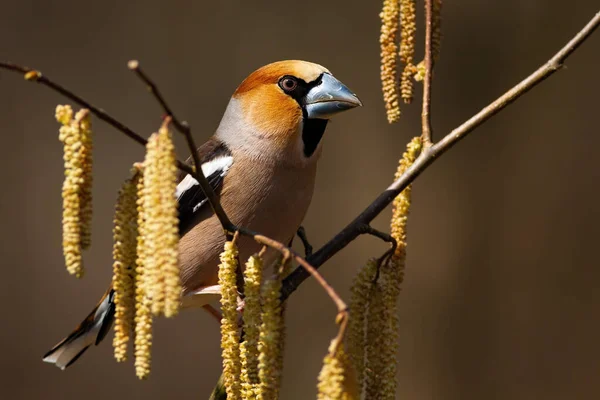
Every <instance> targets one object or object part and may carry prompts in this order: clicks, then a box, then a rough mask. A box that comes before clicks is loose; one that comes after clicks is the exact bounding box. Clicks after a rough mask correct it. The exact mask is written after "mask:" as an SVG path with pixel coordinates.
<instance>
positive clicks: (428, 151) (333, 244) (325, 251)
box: [282, 12, 600, 299]
mask: <svg viewBox="0 0 600 400" xmlns="http://www.w3.org/2000/svg"><path fill="white" fill-rule="evenodd" d="M599 25H600V12H598V13H597V14H596V15H595V16H594V17H593V18H592V19H591V20H590V21H589V22H588V23H587V24H586V25H585V26H584V27H583V29H581V30H580V31H579V32H578V33H577V34H576V35H575V36H574V37H573V38H572V39H571V40H570V41H569V42H568V43H567V44H566V45H565V46H564V47H563V48H562V49H560V50H559V51H558V53H556V54H555V55H554V56H553V57H552V58H551V59H550V60H549V61H548V62H547V63H545V64H544V65H542V66H541V67H540V68H539V69H537V70H536V71H535V72H534V73H532V74H531V75H529V76H528V77H527V78H525V79H524V80H523V81H521V83H519V84H517V85H516V86H514V87H513V88H512V89H510V90H509V91H508V92H506V93H505V94H503V95H502V96H500V97H499V98H498V99H497V100H495V101H494V102H493V103H491V104H490V105H488V106H487V107H485V108H483V109H482V110H481V111H479V112H478V113H477V114H475V115H474V116H473V117H471V118H470V119H469V120H467V121H465V122H464V123H463V124H461V125H460V126H459V127H458V128H456V129H454V130H453V131H452V132H450V133H449V134H447V135H446V136H445V137H444V138H443V139H442V140H440V141H439V142H438V143H436V144H435V145H432V146H431V147H429V148H425V149H423V152H422V153H421V154H420V155H419V157H418V158H417V159H416V160H415V162H414V163H413V164H412V165H411V166H410V167H409V168H408V169H407V170H406V171H405V172H404V174H402V176H401V177H400V178H398V179H397V180H396V181H395V182H394V183H392V184H391V185H390V186H389V187H388V188H387V189H386V190H384V191H383V192H382V193H381V194H380V195H379V196H378V197H377V198H376V199H375V200H374V201H373V202H372V203H371V204H369V206H368V207H367V208H366V209H365V210H364V211H363V212H362V213H360V215H359V216H358V217H356V218H355V219H354V220H353V221H352V222H351V223H350V224H348V225H347V226H346V227H345V228H344V229H342V231H340V232H339V233H338V234H337V235H335V237H333V238H332V239H331V240H330V241H329V242H327V243H326V244H325V245H324V246H323V247H321V248H320V249H319V250H317V251H316V252H315V253H314V254H313V255H312V256H311V257H309V258H308V259H307V261H308V262H309V263H310V264H311V265H312V266H313V267H315V268H319V267H320V266H322V265H323V264H324V263H325V262H326V261H327V260H329V259H330V258H331V257H332V256H333V255H334V254H337V253H338V252H339V251H340V250H342V249H343V248H344V247H346V246H347V245H348V244H349V243H350V242H352V241H353V240H354V239H355V238H356V237H357V236H358V235H359V234H360V232H359V227H360V226H361V225H364V224H369V223H370V222H371V221H373V219H374V218H375V217H376V216H378V215H379V214H380V213H381V212H382V211H383V210H384V209H385V208H386V207H387V206H388V205H389V204H390V203H391V202H392V201H393V200H394V198H396V196H397V195H398V194H400V192H402V190H404V188H406V187H407V186H408V185H410V184H411V183H412V181H414V180H415V178H417V177H418V176H419V175H420V174H421V173H422V172H423V171H424V170H425V169H426V168H427V167H428V166H429V165H430V164H431V163H433V161H435V160H436V159H438V158H439V157H440V156H441V155H442V154H443V153H445V152H446V151H448V150H449V149H450V148H451V147H452V146H454V145H455V144H456V143H458V142H459V141H460V140H461V139H463V138H464V137H465V136H467V135H468V134H469V133H470V132H472V131H473V130H474V129H475V128H477V127H478V126H480V125H481V124H483V123H484V122H485V121H487V120H488V119H490V118H491V117H493V116H494V115H496V114H497V113H498V112H499V111H500V110H502V109H503V108H504V107H506V106H508V105H509V104H511V103H512V102H514V101H515V100H516V99H518V98H519V97H521V96H522V95H524V94H525V93H527V92H528V91H529V90H530V89H532V88H533V87H535V86H536V85H538V84H539V83H540V82H542V81H543V80H545V79H546V78H548V77H549V76H550V75H552V74H554V73H555V72H556V71H557V70H559V69H560V68H561V67H562V66H563V63H564V61H565V60H566V59H567V58H568V57H569V56H570V55H571V54H572V53H573V52H574V51H575V50H577V48H578V47H579V46H580V45H581V44H582V43H583V42H584V41H585V40H586V39H587V38H588V37H589V36H590V35H591V34H592V33H593V32H594V30H596V28H598V26H599ZM309 276H310V275H309V274H308V273H307V272H306V271H305V270H304V269H302V268H296V269H295V270H294V271H293V272H292V273H291V274H290V275H289V276H288V277H287V278H286V279H285V280H284V282H283V289H282V298H284V299H286V298H287V297H288V296H289V295H290V294H291V293H293V292H294V291H295V290H296V289H297V288H298V286H300V284H301V283H302V282H303V281H304V280H306V278H308V277H309Z"/></svg>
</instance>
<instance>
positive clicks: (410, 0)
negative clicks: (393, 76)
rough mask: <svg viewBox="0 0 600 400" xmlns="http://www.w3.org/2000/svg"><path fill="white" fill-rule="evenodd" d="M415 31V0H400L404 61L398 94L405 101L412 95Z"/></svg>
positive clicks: (401, 40) (401, 39)
mask: <svg viewBox="0 0 600 400" xmlns="http://www.w3.org/2000/svg"><path fill="white" fill-rule="evenodd" d="M416 32H417V22H416V1H415V0H400V61H402V63H404V70H403V71H402V76H401V77H400V94H401V96H402V100H404V102H405V103H410V102H411V101H412V97H413V80H412V75H413V74H414V72H413V70H414V58H415V41H416Z"/></svg>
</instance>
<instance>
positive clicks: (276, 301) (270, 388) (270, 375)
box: [258, 271, 283, 400]
mask: <svg viewBox="0 0 600 400" xmlns="http://www.w3.org/2000/svg"><path fill="white" fill-rule="evenodd" d="M281 276H282V274H281V271H279V272H278V273H277V274H276V276H275V277H274V278H272V279H269V280H267V281H266V282H265V284H264V285H263V290H262V300H263V309H262V324H261V326H260V338H259V342H258V351H259V353H260V354H259V357H258V368H259V371H258V375H259V378H260V393H259V396H258V399H259V400H275V399H277V398H278V397H279V387H280V384H281V352H282V349H283V343H282V341H283V310H282V304H281V300H280V295H281Z"/></svg>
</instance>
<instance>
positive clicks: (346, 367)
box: [317, 340, 360, 400]
mask: <svg viewBox="0 0 600 400" xmlns="http://www.w3.org/2000/svg"><path fill="white" fill-rule="evenodd" d="M335 342H336V340H333V341H332V343H331V346H330V351H329V352H328V353H327V355H326V356H325V359H324V360H323V368H322V369H321V372H320V373H319V382H318V384H317V390H318V394H317V399H318V400H358V399H359V393H360V392H359V391H358V390H357V386H356V381H355V375H354V373H353V371H352V365H351V363H350V362H349V360H348V357H347V356H346V353H345V352H344V348H343V346H342V345H340V346H337V349H332V348H335V347H336V346H335Z"/></svg>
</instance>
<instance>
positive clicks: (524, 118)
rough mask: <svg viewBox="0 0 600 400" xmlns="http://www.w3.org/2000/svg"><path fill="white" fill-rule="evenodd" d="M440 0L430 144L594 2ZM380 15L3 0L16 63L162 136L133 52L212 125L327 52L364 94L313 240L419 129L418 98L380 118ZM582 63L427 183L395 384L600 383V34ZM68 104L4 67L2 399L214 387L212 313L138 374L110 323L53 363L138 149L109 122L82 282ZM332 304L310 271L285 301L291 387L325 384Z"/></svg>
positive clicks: (95, 285) (322, 186)
mask: <svg viewBox="0 0 600 400" xmlns="http://www.w3.org/2000/svg"><path fill="white" fill-rule="evenodd" d="M447 3H448V4H446V6H445V9H444V21H443V25H444V35H445V38H444V41H443V48H442V57H441V60H440V62H439V64H438V69H437V70H436V76H435V86H434V99H433V100H434V101H433V123H434V128H435V136H436V138H439V137H441V135H442V134H444V133H447V132H448V131H449V130H450V129H451V128H453V127H455V126H457V125H458V124H459V123H461V122H462V121H463V120H465V119H466V118H468V117H469V116H471V115H472V114H473V113H474V112H476V111H478V110H479V109H480V108H481V107H482V106H484V105H486V104H487V103H488V102H490V101H491V100H493V99H494V98H495V97H496V96H498V95H500V94H501V93H503V92H504V91H505V90H507V89H508V88H510V87H511V86H512V85H513V84H515V83H516V82H518V81H519V80H520V79H522V78H523V77H525V76H526V75H527V74H529V73H530V72H531V71H533V70H534V69H535V68H537V67H538V66H539V65H540V64H541V63H543V62H545V61H546V60H547V59H548V58H549V57H550V56H551V55H552V54H553V53H554V52H555V51H556V50H558V48H559V47H561V46H562V45H563V44H564V43H566V41H567V40H568V39H569V38H570V37H571V36H572V35H573V34H574V33H575V32H576V31H578V30H579V29H580V28H581V27H582V26H583V25H584V24H585V23H586V22H587V21H588V20H589V19H590V18H591V17H592V15H593V14H594V13H595V12H597V11H598V2H597V1H594V0H587V1H583V0H582V1H578V2H572V3H571V4H572V6H571V7H565V4H564V2H559V1H552V2H549V1H540V0H507V1H499V2H483V1H474V0H467V1H461V2H447ZM379 11H380V2H379V1H373V2H366V1H348V0H345V1H342V0H329V1H304V2H296V1H252V2H216V1H214V2H198V1H171V2H161V1H144V2H141V1H140V2H135V1H131V2H122V1H114V0H111V1H100V2H83V1H41V0H38V1H19V2H9V1H4V2H3V4H2V7H1V10H0V37H1V39H0V59H5V60H11V61H15V62H19V63H23V64H26V65H29V66H32V67H35V68H38V69H40V70H42V71H43V72H44V73H45V74H47V75H48V76H50V77H52V78H54V79H55V80H57V81H59V82H62V83H63V84H65V85H66V86H67V87H69V88H71V89H73V90H74V91H75V92H77V93H79V94H81V95H82V96H84V97H85V98H87V99H89V100H90V101H92V102H93V103H94V104H96V105H99V106H101V107H103V108H105V109H106V110H108V111H109V112H111V113H112V114H113V115H114V116H116V117H117V118H119V119H121V120H123V121H124V122H125V123H127V124H128V125H130V126H131V127H132V128H134V129H135V130H137V131H138V132H140V133H144V134H148V133H150V132H152V131H153V130H155V129H156V128H157V126H158V124H159V122H160V115H161V112H160V110H159V108H158V106H157V105H156V103H155V102H154V100H153V99H152V98H151V97H150V96H149V95H148V94H147V93H146V92H145V90H144V88H143V86H142V85H141V83H140V82H139V81H138V80H137V79H136V78H135V77H134V76H133V75H132V74H131V73H130V72H129V71H127V68H126V62H127V60H129V59H131V58H137V59H139V60H140V62H141V65H142V66H143V67H144V68H145V69H146V71H147V72H148V73H149V74H150V75H151V76H152V77H154V78H155V79H156V81H157V82H159V84H160V86H161V88H162V89H163V92H164V94H165V95H166V97H167V98H168V99H169V100H170V102H171V105H172V106H173V108H174V109H175V110H177V114H178V115H180V116H182V118H185V119H187V120H188V121H189V122H190V123H191V124H192V126H193V128H194V132H195V135H196V138H197V139H198V141H199V142H201V141H202V140H204V139H206V138H207V137H208V136H209V135H211V134H212V132H213V130H214V129H215V127H216V126H217V124H218V122H219V119H220V116H221V114H222V112H223V110H224V108H225V105H226V103H227V101H228V99H229V96H230V95H231V93H232V92H233V90H234V89H235V87H236V86H237V85H238V84H239V83H240V82H241V80H242V79H243V78H244V77H245V76H246V75H247V74H249V73H250V72H251V71H252V70H254V69H255V68H257V67H259V66H261V65H263V64H266V63H268V62H271V61H275V60H279V59H287V58H299V59H306V60H311V61H315V62H318V63H321V64H323V65H325V66H327V67H328V68H329V69H331V70H332V71H333V72H334V73H335V75H336V76H337V77H338V78H340V79H341V80H342V81H343V82H345V83H346V84H348V85H349V86H350V87H351V88H352V89H353V90H354V91H355V92H356V93H358V94H359V96H360V97H361V99H362V100H363V102H364V104H365V107H363V108H362V109H358V110H355V111H352V112H349V113H348V114H345V115H343V116H341V117H339V118H338V119H336V120H335V121H334V122H333V123H332V124H331V126H330V128H329V130H328V132H327V135H326V144H325V152H324V156H323V160H322V162H321V165H320V175H319V178H318V182H317V188H316V194H315V198H314V202H313V204H312V206H311V209H310V211H309V215H308V218H307V220H306V223H305V225H306V228H307V231H308V233H309V236H310V238H311V240H312V242H313V244H314V245H315V246H318V245H320V244H322V243H324V242H325V241H326V240H327V239H329V238H330V237H331V236H332V235H333V234H335V233H336V232H337V231H338V230H339V229H341V228H342V227H343V226H344V225H345V224H346V223H347V222H348V221H350V219H351V218H353V217H354V216H355V215H356V214H358V213H359V212H360V211H361V210H362V209H363V208H364V207H365V206H366V205H367V204H368V203H369V202H370V201H371V200H372V199H373V198H374V197H375V196H376V195H377V194H378V193H379V192H380V191H381V190H383V189H384V188H385V187H386V186H387V185H388V183H389V182H390V179H391V177H392V175H393V173H394V171H395V168H396V163H397V159H398V157H399V156H400V155H401V153H402V151H403V149H404V144H405V143H406V142H407V141H408V140H409V138H410V137H411V136H413V135H415V134H417V133H418V132H419V110H418V107H419V106H418V105H414V106H413V107H410V108H406V107H405V111H404V115H403V118H402V122H401V123H400V124H398V125H394V126H389V125H388V124H387V123H386V120H385V116H384V111H383V104H382V101H381V99H380V86H379V85H380V84H379V61H378V57H379V50H378V37H379V18H378V13H379ZM420 32H422V30H421V31H420ZM567 64H568V69H566V70H564V71H562V72H559V73H558V74H557V75H555V76H553V77H552V78H550V79H549V80H548V81H546V82H544V83H543V84H542V85H541V86H539V87H538V88H536V89H535V90H534V91H532V92H531V93H529V94H527V95H526V96H525V97H524V98H522V99H520V100H519V101H518V102H517V103H516V104H515V105H513V106H511V107H510V108H509V109H507V110H506V111H504V112H503V113H501V114H500V115H498V116H496V117H494V118H493V119H492V120H491V121H489V122H488V123H486V124H485V125H484V126H482V127H481V128H479V129H478V130H477V131H476V132H475V133H474V134H473V135H472V136H471V137H470V138H468V139H467V140H466V141H464V142H463V143H461V144H460V145H459V146H458V147H456V148H455V149H453V150H452V151H451V152H449V153H448V154H447V155H445V156H444V157H443V158H441V159H440V160H439V161H438V162H436V163H435V164H434V165H433V166H432V167H431V168H430V169H429V170H428V171H427V172H426V173H425V174H424V175H423V176H422V177H421V178H420V179H419V180H418V184H417V185H416V186H415V190H414V208H413V212H412V215H411V219H410V238H409V241H410V249H409V256H408V271H407V274H406V282H405V285H404V290H403V293H402V295H401V304H400V312H401V315H400V321H401V325H402V329H401V332H400V368H399V380H400V393H399V396H398V397H399V398H403V399H415V400H416V399H479V398H489V399H529V398H542V397H543V398H546V399H596V398H599V397H600V379H599V378H600V343H599V341H598V338H599V337H600V320H599V319H598V310H599V309H600V283H599V282H600V268H598V267H599V265H598V258H599V256H598V238H599V237H600V209H599V208H598V202H599V199H600V188H599V187H598V178H599V176H600V165H599V164H598V154H597V149H598V148H599V147H600V135H599V133H600V132H599V129H598V111H599V100H598V93H599V92H600V78H599V77H598V71H599V70H600V32H597V33H596V35H595V36H593V37H592V38H591V39H590V40H589V41H588V42H586V43H585V44H584V45H583V46H582V47H581V48H580V50H579V51H578V52H576V53H575V54H574V55H573V56H572V57H571V58H570V59H569V60H568V62H567ZM418 96H420V94H418ZM63 102H65V99H63V98H62V97H60V96H58V95H57V94H55V93H53V92H51V91H49V90H48V89H46V88H43V87H40V86H37V85H34V84H28V83H25V82H23V79H22V78H21V77H20V76H18V75H14V74H12V73H5V72H4V71H0V129H1V131H2V137H3V142H2V143H3V145H2V147H3V149H2V153H1V154H2V157H1V160H2V167H1V168H0V174H1V176H0V179H1V180H2V182H3V194H2V195H1V196H0V201H1V203H0V204H1V206H0V210H1V211H2V229H1V230H0V235H1V243H2V245H1V249H2V270H3V272H2V282H3V283H2V298H3V301H2V302H1V306H0V307H1V315H2V325H1V326H2V328H1V329H0V343H1V353H0V354H2V357H0V368H1V371H0V382H1V387H2V397H3V398H7V399H8V398H10V399H38V398H39V399H41V398H44V399H82V398H84V399H106V398H114V399H138V398H139V399H164V398H173V399H183V398H186V399H188V398H190V399H191V398H195V399H205V398H207V397H208V394H209V391H210V389H211V388H212V386H213V384H214V383H215V381H216V379H217V377H218V375H219V372H220V369H219V363H220V359H219V348H218V326H217V324H215V322H214V321H213V320H212V319H210V317H208V316H207V315H205V314H204V313H202V312H200V311H198V312H185V313H184V314H183V315H181V316H180V317H178V318H177V319H175V320H172V321H165V320H160V321H159V322H158V324H157V329H156V334H155V349H154V359H153V372H152V376H151V379H150V380H149V381H147V382H138V381H137V380H136V378H135V376H134V372H133V367H132V365H131V364H126V365H119V364H116V363H115V361H114V360H113V358H112V348H111V345H110V339H109V340H107V341H106V342H105V343H102V346H100V347H98V348H93V349H91V350H90V351H88V353H87V354H85V356H84V357H83V358H82V359H81V360H80V361H79V362H78V363H77V364H76V365H75V366H73V367H72V368H70V369H69V370H68V371H66V372H61V371H59V370H58V369H56V368H54V367H52V366H50V365H46V364H43V363H42V361H41V356H42V354H44V352H45V351H46V350H48V349H49V348H50V347H51V346H52V345H54V344H55V343H56V342H57V341H58V340H59V339H61V338H62V337H63V336H64V335H65V334H67V333H69V332H70V331H71V329H72V328H73V327H74V326H75V325H76V324H77V323H78V322H79V321H80V320H81V319H82V318H83V317H84V316H85V315H87V313H88V311H89V310H90V309H91V307H92V306H93V305H94V304H95V302H96V300H97V299H98V298H99V296H101V294H102V293H103V291H104V290H105V288H106V286H107V284H108V282H109V280H110V276H111V267H110V265H111V215H112V207H113V201H114V200H115V196H116V190H117V188H118V186H119V185H120V182H121V181H122V179H124V178H125V176H126V175H127V173H128V169H129V166H130V165H131V163H132V161H134V160H137V159H139V158H140V157H141V156H142V149H141V147H140V146H138V145H137V144H135V143H133V142H132V141H130V140H129V139H127V138H125V137H124V136H123V135H122V134H120V133H118V132H116V131H115V130H114V129H112V128H111V127H109V126H107V125H106V124H104V123H102V122H100V121H96V122H95V132H96V139H95V140H96V141H95V147H96V153H95V162H96V164H95V171H96V175H95V178H94V179H95V187H94V205H95V215H94V232H93V234H94V246H93V248H92V249H91V251H89V252H88V253H87V254H86V255H85V259H86V264H87V268H88V269H87V271H88V272H87V275H86V277H85V279H83V280H82V281H76V280H75V279H74V278H72V277H70V276H68V275H67V274H66V272H65V271H64V267H63V261H62V253H61V247H60V243H61V234H60V218H61V212H60V204H61V198H60V187H61V181H62V161H61V146H60V144H59V142H58V140H57V130H58V125H57V124H56V122H55V121H54V119H53V114H54V111H53V110H54V107H55V105H56V104H57V103H63ZM180 143H182V142H180ZM180 150H181V153H182V154H181V155H182V156H184V154H183V153H184V147H183V146H180ZM388 217H389V210H388V212H386V213H385V215H382V216H381V218H380V219H379V220H378V221H377V226H378V227H380V228H383V229H387V219H388ZM384 249H385V246H384V245H383V244H381V243H379V242H377V241H376V240H374V239H370V238H361V239H359V240H358V241H356V242H355V243H353V244H352V245H350V246H349V247H348V248H347V249H346V250H344V251H343V252H342V253H340V254H339V255H337V256H336V257H335V258H334V259H333V260H331V261H330V262H329V263H328V264H327V265H326V266H325V267H324V268H323V269H322V271H323V273H324V274H325V276H326V278H327V279H328V280H329V281H330V282H331V283H332V284H333V285H334V286H335V287H336V288H338V289H339V290H340V292H342V294H343V295H344V296H345V297H346V298H347V297H348V296H347V295H348V288H349V285H350V282H351V279H352V277H353V275H354V273H355V272H356V270H357V269H358V268H359V267H360V264H361V263H362V262H363V260H366V259H367V258H368V257H369V256H372V255H378V254H380V253H381V252H382V251H383V250H384ZM334 315H335V309H334V307H333V305H331V304H330V302H329V300H328V299H327V297H326V296H325V295H324V294H323V293H322V292H321V290H320V289H319V288H318V287H317V285H316V284H314V282H312V281H310V282H307V283H306V284H305V285H303V286H302V287H301V289H300V290H299V291H298V292H297V293H296V294H295V295H294V296H293V297H292V299H291V301H290V304H289V313H288V321H289V324H288V327H289V329H288V332H289V333H288V343H287V351H286V359H285V371H284V376H285V378H284V383H283V393H282V398H284V399H311V398H314V395H315V393H316V389H315V382H316V376H317V373H318V370H319V368H320V365H321V360H322V357H323V356H324V354H325V352H326V349H327V346H328V344H329V340H330V339H331V337H332V336H333V334H334V332H335V329H336V328H335V325H334V323H333V319H334Z"/></svg>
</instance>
